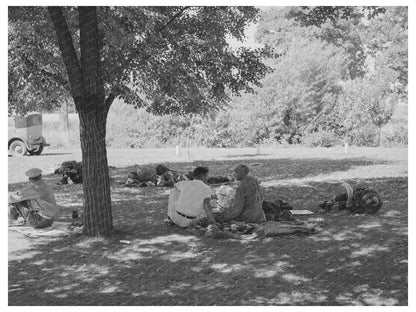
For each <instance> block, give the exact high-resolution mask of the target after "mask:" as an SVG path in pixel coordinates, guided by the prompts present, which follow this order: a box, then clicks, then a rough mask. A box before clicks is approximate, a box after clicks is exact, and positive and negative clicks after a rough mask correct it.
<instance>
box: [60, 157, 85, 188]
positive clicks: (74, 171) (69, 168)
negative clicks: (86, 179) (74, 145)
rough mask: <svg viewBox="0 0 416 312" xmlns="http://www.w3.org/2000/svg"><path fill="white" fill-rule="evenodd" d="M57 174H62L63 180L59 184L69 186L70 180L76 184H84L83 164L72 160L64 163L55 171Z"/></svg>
mask: <svg viewBox="0 0 416 312" xmlns="http://www.w3.org/2000/svg"><path fill="white" fill-rule="evenodd" d="M55 174H62V179H61V181H59V182H58V183H57V184H58V185H65V184H68V179H71V181H72V182H73V183H75V184H80V183H82V162H80V161H75V160H70V161H64V162H63V163H62V164H61V167H59V168H58V169H56V170H55Z"/></svg>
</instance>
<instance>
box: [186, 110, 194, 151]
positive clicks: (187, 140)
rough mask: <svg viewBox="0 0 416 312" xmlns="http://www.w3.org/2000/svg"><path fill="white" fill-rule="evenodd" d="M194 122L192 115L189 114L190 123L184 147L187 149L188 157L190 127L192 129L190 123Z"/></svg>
mask: <svg viewBox="0 0 416 312" xmlns="http://www.w3.org/2000/svg"><path fill="white" fill-rule="evenodd" d="M193 123H194V115H191V124H190V125H189V129H188V135H187V138H186V147H187V150H188V158H189V137H190V135H191V129H192V124H193Z"/></svg>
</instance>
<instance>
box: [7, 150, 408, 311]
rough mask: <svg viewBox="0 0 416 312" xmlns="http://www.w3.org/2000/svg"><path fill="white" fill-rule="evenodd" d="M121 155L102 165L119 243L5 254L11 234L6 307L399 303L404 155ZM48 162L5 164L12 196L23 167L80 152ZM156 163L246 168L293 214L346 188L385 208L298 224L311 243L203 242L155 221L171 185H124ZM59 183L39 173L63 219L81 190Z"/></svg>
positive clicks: (403, 265)
mask: <svg viewBox="0 0 416 312" xmlns="http://www.w3.org/2000/svg"><path fill="white" fill-rule="evenodd" d="M170 152H172V151H170ZM119 153H122V152H120V151H111V150H109V164H110V165H112V166H116V167H117V169H112V170H111V171H110V175H111V179H112V190H111V191H112V207H113V217H114V226H115V228H117V229H118V230H119V232H118V234H115V235H114V236H113V237H111V238H107V239H104V238H86V237H83V236H82V235H74V236H70V237H61V238H54V239H43V240H39V241H37V240H33V239H29V238H28V239H26V241H27V240H29V241H30V242H25V243H22V248H11V246H13V244H14V243H17V241H18V239H20V240H23V241H24V239H22V238H17V237H16V236H15V235H14V234H12V235H11V233H12V232H11V231H9V271H8V272H9V281H8V282H9V305H407V304H408V262H407V260H408V178H407V149H403V148H401V149H365V148H363V149H360V148H355V149H352V150H351V153H350V154H347V155H345V154H343V151H342V149H341V148H339V149H335V148H334V149H305V148H302V149H281V150H272V149H270V150H267V149H264V150H263V149H262V151H261V154H260V155H257V156H256V155H254V154H255V153H253V150H243V151H241V150H240V151H237V150H235V151H231V150H230V151H227V150H220V151H217V152H216V151H212V150H205V151H204V150H202V151H196V150H195V151H192V153H191V155H193V158H194V161H191V162H190V161H187V160H185V159H183V158H176V157H174V156H169V157H168V156H167V154H168V153H160V151H159V152H157V153H156V154H151V153H150V152H149V153H148V155H147V156H143V155H144V154H145V153H144V152H143V151H141V152H140V151H134V150H133V151H125V152H123V153H122V155H123V157H121V156H120V154H119ZM140 153H141V154H140ZM47 154H48V153H46V155H44V156H43V157H42V156H40V157H28V158H20V159H17V158H9V191H12V190H16V189H18V188H20V187H22V185H23V183H22V181H23V179H21V176H20V175H21V172H20V171H22V172H24V169H25V168H26V167H27V166H33V165H37V166H40V167H42V166H43V167H42V168H43V169H45V168H52V167H53V166H54V165H55V162H56V161H57V159H59V160H60V161H63V160H68V159H71V157H72V159H76V158H77V157H78V155H79V154H77V152H73V153H72V154H71V153H70V152H68V153H62V154H63V155H54V154H53V153H52V152H51V153H50V154H49V155H47ZM140 155H141V156H140ZM170 155H172V153H171V154H170ZM173 155H174V152H173ZM140 157H142V158H140ZM161 161H163V162H165V163H166V162H167V165H168V167H171V168H173V169H177V170H181V171H188V170H190V169H192V168H193V167H194V166H195V165H206V166H208V167H209V168H210V174H212V175H223V174H224V173H225V172H229V171H230V170H231V169H232V168H233V167H234V166H235V165H237V164H239V163H246V164H251V174H252V175H253V176H255V177H257V178H259V179H260V181H261V182H262V183H261V184H262V186H263V188H264V193H265V197H266V198H273V197H276V196H278V197H281V198H283V199H286V200H287V201H289V202H290V203H292V204H293V205H294V206H295V207H296V208H298V209H309V210H312V211H315V210H316V209H317V205H318V204H319V203H320V202H322V201H324V200H327V199H332V198H333V197H334V196H335V195H336V194H337V193H338V192H340V191H342V189H341V188H340V186H339V184H340V183H341V182H344V181H347V182H349V183H351V184H352V185H353V186H355V185H364V186H371V187H372V188H373V189H375V190H377V191H378V192H379V193H380V194H381V196H382V199H383V201H384V205H383V207H382V209H381V210H380V211H379V212H378V213H377V214H376V215H371V216H353V215H349V214H345V213H338V214H336V213H332V214H314V215H312V216H309V217H302V218H303V219H304V220H307V219H310V220H312V221H314V222H316V223H318V224H319V225H320V227H321V229H322V230H321V231H320V232H319V233H318V234H315V235H310V236H287V237H280V238H265V239H258V240H215V239H209V238H204V237H199V236H195V235H192V234H190V233H189V232H187V231H185V230H182V229H179V228H176V227H172V226H168V225H165V224H164V223H163V222H162V221H163V219H164V218H165V217H166V207H167V197H168V193H169V189H168V188H156V187H147V188H125V187H124V182H125V179H126V176H127V172H129V170H130V169H131V168H132V165H133V164H135V163H143V162H161ZM11 165H12V166H13V168H14V169H15V170H13V169H11V168H10V166H11ZM16 172H17V173H19V176H18V174H17V173H16ZM23 178H24V177H23ZM59 178H60V177H59V176H56V175H46V176H45V179H46V180H47V182H49V183H50V184H51V185H53V189H54V191H55V193H56V197H57V200H58V202H59V203H60V204H61V205H63V206H65V207H66V208H64V209H63V210H62V219H68V218H69V216H70V214H71V211H72V210H73V209H74V208H75V209H79V210H81V209H82V198H83V195H82V186H81V185H66V186H58V185H55V182H57V181H58V180H59ZM120 240H128V241H130V244H123V243H121V242H120Z"/></svg>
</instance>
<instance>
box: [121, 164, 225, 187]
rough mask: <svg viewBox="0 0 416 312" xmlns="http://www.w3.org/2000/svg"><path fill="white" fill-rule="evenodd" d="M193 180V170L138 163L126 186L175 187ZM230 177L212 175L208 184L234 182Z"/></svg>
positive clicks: (129, 174)
mask: <svg viewBox="0 0 416 312" xmlns="http://www.w3.org/2000/svg"><path fill="white" fill-rule="evenodd" d="M187 180H193V176H192V171H191V172H187V173H182V172H179V171H176V170H172V169H169V168H168V167H166V166H165V165H162V164H160V165H157V166H156V167H155V166H152V165H140V166H139V165H138V166H136V168H135V170H134V171H131V172H129V173H128V175H127V181H126V183H125V186H127V187H136V186H139V187H146V186H150V185H154V186H165V187H173V185H174V184H175V183H177V182H179V181H187ZM232 181H233V179H232V178H230V177H220V176H219V177H210V178H208V181H207V182H208V184H211V185H215V184H223V183H228V182H232Z"/></svg>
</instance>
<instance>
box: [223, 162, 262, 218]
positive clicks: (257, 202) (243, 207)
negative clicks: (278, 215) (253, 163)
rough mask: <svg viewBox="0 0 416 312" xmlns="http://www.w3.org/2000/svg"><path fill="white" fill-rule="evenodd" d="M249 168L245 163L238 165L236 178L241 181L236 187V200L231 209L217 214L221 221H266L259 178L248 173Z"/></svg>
mask: <svg viewBox="0 0 416 312" xmlns="http://www.w3.org/2000/svg"><path fill="white" fill-rule="evenodd" d="M248 173H249V169H248V167H247V166H245V165H238V166H237V167H236V168H235V169H234V175H235V178H236V179H237V180H238V181H240V185H239V186H238V187H237V189H236V194H235V197H234V201H233V203H232V206H231V208H230V209H227V210H225V211H223V212H221V213H219V214H217V215H216V216H215V219H216V220H217V221H219V222H225V221H229V220H236V221H241V222H249V223H260V222H264V221H266V217H265V215H264V211H263V209H262V202H263V196H262V194H261V192H260V185H259V182H258V181H257V179H255V178H253V177H251V176H249V175H248Z"/></svg>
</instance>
